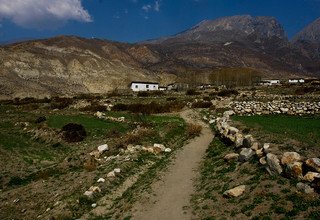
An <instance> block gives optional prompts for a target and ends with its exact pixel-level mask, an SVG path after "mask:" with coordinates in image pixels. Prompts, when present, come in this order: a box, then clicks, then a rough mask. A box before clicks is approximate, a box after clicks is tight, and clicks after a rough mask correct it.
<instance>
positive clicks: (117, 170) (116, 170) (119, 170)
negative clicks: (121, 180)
mask: <svg viewBox="0 0 320 220" xmlns="http://www.w3.org/2000/svg"><path fill="white" fill-rule="evenodd" d="M113 171H114V173H120V172H121V169H120V168H115V169H114V170H113Z"/></svg>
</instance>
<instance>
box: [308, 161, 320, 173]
mask: <svg viewBox="0 0 320 220" xmlns="http://www.w3.org/2000/svg"><path fill="white" fill-rule="evenodd" d="M306 164H307V166H308V167H311V168H312V169H314V170H315V171H317V172H320V159H319V158H310V159H308V160H306Z"/></svg>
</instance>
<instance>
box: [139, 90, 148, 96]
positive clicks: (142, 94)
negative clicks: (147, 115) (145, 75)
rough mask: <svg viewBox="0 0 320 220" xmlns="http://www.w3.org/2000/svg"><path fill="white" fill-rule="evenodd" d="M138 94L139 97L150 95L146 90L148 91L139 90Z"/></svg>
mask: <svg viewBox="0 0 320 220" xmlns="http://www.w3.org/2000/svg"><path fill="white" fill-rule="evenodd" d="M137 96H138V97H148V96H149V93H148V92H146V91H139V92H138V93H137Z"/></svg>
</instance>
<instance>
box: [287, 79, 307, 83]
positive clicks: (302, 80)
mask: <svg viewBox="0 0 320 220" xmlns="http://www.w3.org/2000/svg"><path fill="white" fill-rule="evenodd" d="M289 83H304V79H289Z"/></svg>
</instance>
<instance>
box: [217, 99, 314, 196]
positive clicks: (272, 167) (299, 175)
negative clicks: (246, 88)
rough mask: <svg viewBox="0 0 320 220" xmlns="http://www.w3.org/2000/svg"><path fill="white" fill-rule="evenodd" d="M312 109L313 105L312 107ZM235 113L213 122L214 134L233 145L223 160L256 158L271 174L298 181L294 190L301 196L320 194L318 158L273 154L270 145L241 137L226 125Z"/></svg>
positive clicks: (292, 154)
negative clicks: (232, 149)
mask: <svg viewBox="0 0 320 220" xmlns="http://www.w3.org/2000/svg"><path fill="white" fill-rule="evenodd" d="M312 106H314V105H312ZM233 114H235V111H232V110H231V111H226V112H224V113H223V116H222V117H220V118H217V119H216V121H215V122H216V129H217V132H218V133H219V134H220V136H221V137H222V138H223V139H226V140H228V141H229V142H230V143H232V144H233V146H234V149H235V151H236V152H235V153H231V154H227V155H225V157H224V159H225V160H227V161H230V160H237V161H239V162H241V163H242V162H245V161H249V160H251V159H258V160H259V162H260V164H261V165H263V166H265V167H266V170H267V171H268V172H269V173H270V174H271V175H282V176H284V177H288V178H294V179H297V180H298V181H300V182H299V183H298V184H297V188H298V189H299V190H301V191H303V192H305V193H313V192H314V191H315V190H316V191H317V192H319V191H320V159H319V158H304V157H302V156H301V155H299V154H298V153H297V152H284V153H282V154H279V153H275V152H273V149H272V144H270V143H259V142H258V141H256V140H255V138H254V137H253V136H252V135H244V134H242V133H241V131H240V130H239V129H237V128H235V127H232V126H231V125H230V122H231V119H230V116H231V115H233Z"/></svg>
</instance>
